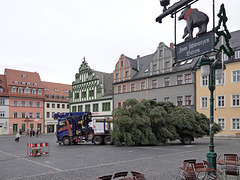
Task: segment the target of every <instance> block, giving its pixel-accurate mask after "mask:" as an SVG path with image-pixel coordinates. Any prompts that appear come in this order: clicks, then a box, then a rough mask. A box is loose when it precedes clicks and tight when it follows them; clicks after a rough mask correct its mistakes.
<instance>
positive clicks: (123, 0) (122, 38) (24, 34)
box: [0, 0, 240, 84]
mask: <svg viewBox="0 0 240 180" xmlns="http://www.w3.org/2000/svg"><path fill="white" fill-rule="evenodd" d="M175 2H177V0H171V4H170V6H171V5H172V4H173V3H175ZM222 3H224V4H225V8H226V13H227V16H228V22H227V26H228V29H229V31H230V32H231V31H236V30H240V20H239V17H240V10H239V9H240V0H215V4H216V5H215V8H216V11H215V13H216V14H217V13H218V12H219V8H220V5H221V4H222ZM212 4H213V1H212V0H199V1H198V2H196V3H195V4H193V5H192V8H198V10H200V11H203V12H205V13H206V14H207V15H208V16H209V19H210V22H209V24H208V30H211V29H212V19H213V15H212V14H213V13H212ZM161 13H162V7H161V6H160V3H159V0H0V62H1V64H0V74H4V69H5V68H10V69H17V70H23V71H31V72H35V71H36V72H38V73H39V74H40V77H41V80H43V81H49V82H57V83H64V84H71V83H72V81H74V80H75V74H76V73H77V72H78V68H79V66H80V64H81V63H82V61H83V57H84V56H85V59H86V61H87V62H88V64H89V66H90V67H91V68H92V69H95V70H98V71H102V72H108V73H111V72H113V70H114V68H115V64H116V62H117V61H118V59H119V57H120V55H121V54H125V55H126V56H128V57H130V58H133V59H135V58H136V57H137V55H140V56H145V55H148V54H152V53H154V52H155V50H156V49H157V47H158V44H159V43H160V42H164V43H165V44H166V45H169V43H170V42H173V41H174V31H173V28H174V19H172V18H171V17H169V16H168V17H166V18H164V19H163V23H162V24H159V23H156V22H155V19H156V17H157V16H159V15H160V14H161ZM179 15H180V14H179V13H178V14H177V16H179ZM217 21H218V19H217V18H216V24H217ZM185 25H186V22H185V21H184V20H182V21H177V32H178V33H177V37H178V38H177V43H180V42H181V41H182V40H181V37H182V35H183V29H184V27H185Z"/></svg>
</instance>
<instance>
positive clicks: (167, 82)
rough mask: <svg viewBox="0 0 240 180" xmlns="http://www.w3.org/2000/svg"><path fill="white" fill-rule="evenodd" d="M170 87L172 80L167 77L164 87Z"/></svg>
mask: <svg viewBox="0 0 240 180" xmlns="http://www.w3.org/2000/svg"><path fill="white" fill-rule="evenodd" d="M169 85H170V78H169V77H167V78H165V79H164V86H165V87H168V86H169Z"/></svg>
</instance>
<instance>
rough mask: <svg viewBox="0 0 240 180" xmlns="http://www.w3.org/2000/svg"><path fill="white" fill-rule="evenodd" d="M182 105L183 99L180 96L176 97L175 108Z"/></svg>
mask: <svg viewBox="0 0 240 180" xmlns="http://www.w3.org/2000/svg"><path fill="white" fill-rule="evenodd" d="M182 105H183V97H182V96H178V97H177V106H182Z"/></svg>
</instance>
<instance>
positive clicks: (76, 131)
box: [54, 112, 112, 146]
mask: <svg viewBox="0 0 240 180" xmlns="http://www.w3.org/2000/svg"><path fill="white" fill-rule="evenodd" d="M54 119H56V120H57V121H58V123H57V131H56V137H57V143H59V145H61V144H63V145H65V146H66V145H71V144H78V143H81V142H91V143H94V144H96V145H100V144H106V145H110V144H112V141H111V134H110V131H109V129H107V128H106V126H109V124H107V123H111V121H112V120H108V119H99V120H96V121H97V122H102V123H103V132H98V133H95V132H94V129H93V127H91V126H90V125H89V123H90V122H92V114H91V112H72V113H57V114H54Z"/></svg>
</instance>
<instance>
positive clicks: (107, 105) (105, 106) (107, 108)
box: [102, 102, 110, 111]
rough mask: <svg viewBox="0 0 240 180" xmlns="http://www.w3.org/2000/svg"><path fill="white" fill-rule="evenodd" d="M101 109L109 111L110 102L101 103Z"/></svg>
mask: <svg viewBox="0 0 240 180" xmlns="http://www.w3.org/2000/svg"><path fill="white" fill-rule="evenodd" d="M102 111H110V102H107V103H102Z"/></svg>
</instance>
